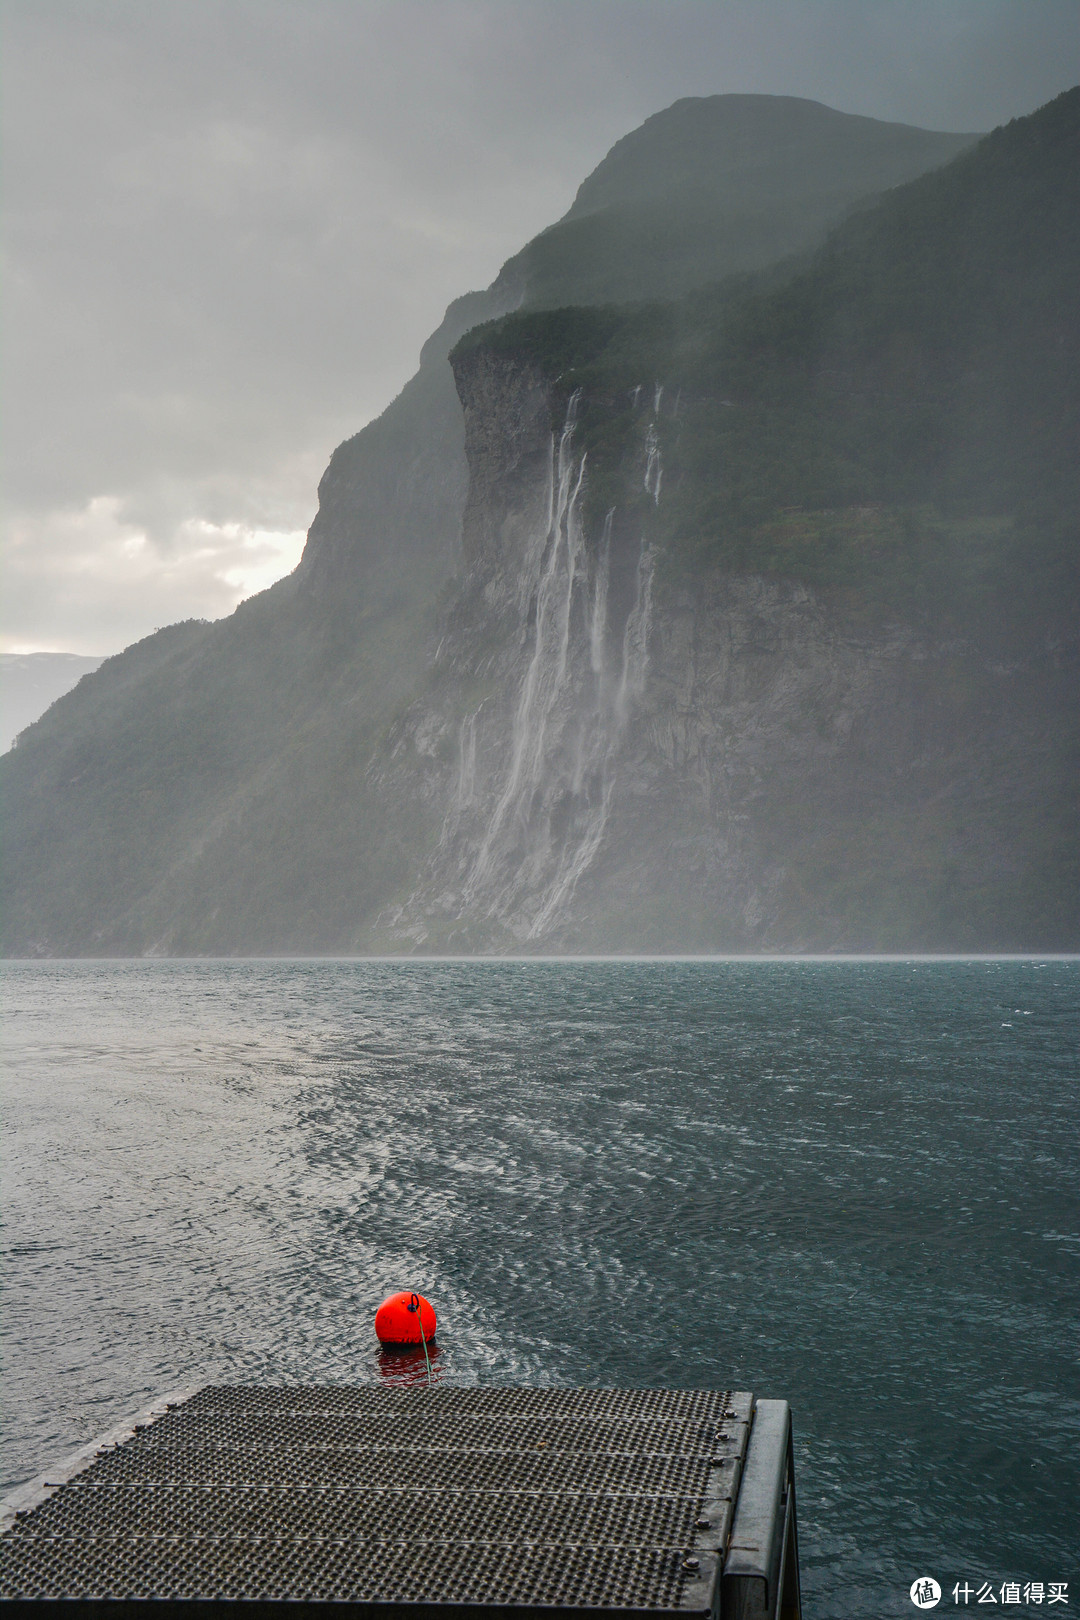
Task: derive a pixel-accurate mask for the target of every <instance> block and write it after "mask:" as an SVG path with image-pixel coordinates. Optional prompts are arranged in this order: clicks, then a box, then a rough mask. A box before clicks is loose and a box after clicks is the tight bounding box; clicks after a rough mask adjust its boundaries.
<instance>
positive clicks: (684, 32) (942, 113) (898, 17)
mask: <svg viewBox="0 0 1080 1620" xmlns="http://www.w3.org/2000/svg"><path fill="white" fill-rule="evenodd" d="M1076 23H1077V11H1076V5H1075V3H1074V0H1064V3H1057V0H1004V3H1000V0H999V3H991V0H941V3H937V0H881V3H877V4H867V3H864V0H859V3H833V4H830V3H820V4H808V3H806V0H798V3H794V4H790V3H789V4H780V3H775V0H765V3H763V0H753V3H750V4H725V3H706V0H572V3H570V0H494V3H492V0H488V3H484V0H392V3H375V0H354V3H348V4H342V3H337V0H335V3H331V4H324V3H319V0H304V4H302V5H300V4H294V5H281V4H273V3H269V0H263V3H260V4H257V5H244V4H230V3H227V0H222V3H218V4H213V5H206V4H190V3H185V4H183V5H181V4H178V3H170V4H147V3H142V0H140V3H139V4H138V5H130V4H109V3H101V4H89V3H85V4H74V5H68V4H58V3H49V0H33V3H32V4H27V3H25V0H9V3H8V4H7V6H6V8H5V34H6V43H5V51H4V77H5V85H4V103H5V112H4V116H5V119H6V121H7V130H6V134H5V153H6V180H5V211H6V222H5V261H6V263H5V270H6V286H7V297H6V301H5V323H6V334H5V340H4V341H5V353H6V367H5V371H6V432H5V440H6V456H7V470H6V487H7V506H8V521H9V525H10V530H9V535H8V540H7V563H6V570H5V572H6V590H5V595H4V619H3V624H2V643H0V644H2V647H3V649H4V651H5V652H7V653H29V652H36V651H54V652H64V653H68V654H82V655H86V654H98V655H101V654H108V653H112V652H115V651H117V650H119V649H120V648H122V647H123V646H125V645H127V644H128V643H130V642H132V641H134V640H136V639H138V638H139V637H141V636H143V635H145V634H147V633H148V632H149V631H151V630H152V629H153V628H154V627H155V626H157V625H163V624H168V623H171V622H173V621H176V620H180V619H185V618H190V617H200V618H216V617H218V616H220V615H222V614H224V613H227V612H229V611H231V609H232V608H233V607H234V606H235V605H236V603H237V602H238V601H239V600H241V599H242V598H243V597H245V596H248V595H250V594H251V593H253V592H255V591H257V590H260V589H262V588H263V587H264V586H266V585H268V584H270V583H271V582H272V581H273V580H274V579H276V578H278V577H279V576H280V575H282V574H283V573H286V572H288V571H289V570H290V569H291V568H292V567H293V566H294V565H295V563H296V561H297V559H298V557H299V554H300V550H301V548H302V545H303V539H304V533H305V531H306V528H307V526H308V524H309V523H310V521H311V519H312V516H313V514H314V510H315V502H316V489H317V485H318V480H319V477H320V474H321V472H322V470H323V468H324V466H325V464H326V462H327V459H328V456H329V454H330V452H331V450H332V449H333V447H334V445H335V444H337V443H338V442H339V441H340V440H342V439H343V438H345V437H346V436H348V435H350V434H352V433H355V432H356V431H357V429H359V428H360V427H362V426H363V424H364V423H365V422H367V421H368V420H370V419H371V418H372V417H373V416H375V415H377V414H378V413H379V411H380V410H381V409H382V408H383V407H384V406H385V405H386V404H387V403H388V401H389V400H390V399H391V398H392V397H393V396H394V395H395V394H396V393H397V391H398V390H399V389H400V388H401V386H402V385H403V384H404V382H405V381H406V380H407V378H408V377H409V375H410V374H411V372H412V371H413V370H414V368H415V365H416V360H417V356H418V353H419V349H420V346H421V344H422V342H423V341H424V339H425V337H426V336H427V335H428V333H429V332H430V331H431V330H432V329H433V328H434V327H435V326H436V325H437V324H438V322H439V320H440V318H441V315H442V312H443V309H444V308H445V306H446V304H447V303H448V302H449V301H450V300H451V299H452V298H454V297H456V296H457V295H459V294H460V293H462V292H465V291H467V290H468V289H470V288H474V287H483V286H486V285H487V284H489V283H490V282H491V280H492V279H493V278H494V276H495V275H496V273H497V272H498V269H499V267H500V265H501V264H502V262H503V261H504V260H505V259H506V258H507V257H508V256H509V255H511V254H512V253H514V252H515V251H516V250H517V249H518V248H519V247H521V245H522V244H523V243H524V242H525V241H526V240H528V239H529V238H530V237H531V236H533V235H535V234H536V232H537V231H539V230H541V229H543V228H544V227H545V226H547V225H549V224H550V223H552V222H553V221H554V220H555V219H557V218H558V217H559V216H560V215H561V214H562V213H563V212H564V211H565V210H566V208H567V207H568V206H569V204H570V203H571V201H572V199H573V196H574V193H575V190H576V189H577V186H578V185H579V183H580V182H581V180H582V179H583V178H584V177H585V176H586V175H587V174H588V173H589V172H590V171H591V170H592V169H593V168H594V167H595V165H596V164H597V163H598V161H599V160H600V159H601V158H602V157H603V155H604V153H605V152H606V151H607V150H608V149H609V148H610V146H611V145H612V144H613V142H614V141H616V140H617V139H618V138H619V137H620V136H622V135H624V134H626V133H627V132H628V131H629V130H631V129H633V128H634V127H635V126H636V125H638V124H640V123H641V121H642V120H643V119H645V118H646V117H648V116H649V115H650V114H652V113H654V112H656V111H658V110H660V109H661V108H663V107H665V106H667V105H669V104H670V103H671V102H673V101H674V100H676V99H678V98H679V97H683V96H695V95H709V94H714V93H717V92H735V91H741V92H761V93H767V94H780V95H796V96H803V97H808V98H811V99H814V100H819V101H822V102H825V103H827V104H829V105H831V106H833V107H836V108H839V109H841V110H843V111H847V112H856V113H862V114H868V115H871V116H873V117H876V118H881V119H889V120H897V121H902V122H907V123H912V124H918V125H922V126H924V127H927V128H932V129H939V130H958V131H969V130H970V131H975V130H986V129H989V128H991V127H993V126H995V125H996V124H999V123H1001V122H1003V121H1006V120H1008V119H1010V118H1013V117H1015V116H1017V115H1020V114H1024V113H1027V112H1030V111H1032V110H1033V109H1034V108H1035V107H1037V106H1039V105H1040V104H1041V103H1044V102H1046V101H1047V100H1048V99H1049V98H1051V97H1052V96H1054V95H1055V94H1056V93H1058V92H1059V91H1060V90H1062V89H1064V88H1066V87H1067V86H1068V85H1069V84H1070V83H1072V82H1074V81H1075V80H1076V78H1077V76H1078V70H1080V30H1078V29H1077V26H1076Z"/></svg>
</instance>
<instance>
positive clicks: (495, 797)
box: [440, 389, 661, 940]
mask: <svg viewBox="0 0 1080 1620" xmlns="http://www.w3.org/2000/svg"><path fill="white" fill-rule="evenodd" d="M659 395H660V390H659V389H658V390H656V392H655V395H654V403H656V404H658V403H659ZM578 404H579V397H578V395H577V394H575V395H574V396H573V397H572V398H571V400H570V402H569V405H568V408H567V412H566V419H565V421H564V423H563V427H562V431H561V433H560V434H559V435H558V438H557V440H556V437H555V435H552V441H551V450H550V461H549V471H548V500H547V503H546V514H545V518H544V519H543V520H542V521H541V523H539V524H538V525H537V526H536V531H535V533H534V535H533V536H532V537H531V538H530V539H529V541H528V542H527V544H526V548H525V557H524V561H523V568H522V576H521V582H520V587H519V594H518V602H519V610H520V614H521V624H522V635H523V640H522V659H521V663H519V665H518V668H519V669H521V668H522V664H523V665H524V668H523V669H522V673H521V675H520V680H519V684H518V688H517V693H516V697H515V699H514V701H513V708H512V714H511V720H510V726H509V739H508V743H507V741H505V740H503V741H501V746H500V733H501V738H502V739H505V737H506V733H505V730H503V729H502V726H501V725H500V726H499V727H498V730H496V731H493V730H492V727H491V725H490V724H489V723H488V721H487V719H482V718H481V715H482V712H483V714H484V715H490V716H491V718H492V719H494V717H495V716H497V715H498V713H499V711H500V707H501V705H500V704H499V703H497V702H496V703H491V700H489V701H488V704H487V705H482V706H481V709H479V710H477V711H476V713H475V714H473V715H470V716H469V717H468V718H467V719H465V720H464V721H462V723H461V727H460V733H459V764H458V774H457V784H456V789H455V793H454V797H453V801H452V804H451V806H450V808H449V810H448V813H447V816H446V820H445V822H444V827H443V836H442V839H441V840H440V848H441V849H442V850H443V851H444V858H448V857H449V855H450V851H451V846H452V847H453V850H454V852H455V854H454V858H455V860H456V864H457V873H458V879H457V881H458V883H459V884H460V889H459V891H458V892H459V894H460V902H459V905H458V908H457V909H458V910H459V912H460V913H461V914H466V913H469V912H472V913H473V914H474V915H476V914H479V915H480V916H484V917H487V918H489V919H494V920H497V921H501V922H502V923H503V924H504V925H505V926H507V927H509V928H510V929H511V930H512V931H513V932H514V933H515V934H516V935H517V936H518V938H520V939H522V940H526V939H535V938H538V937H540V936H542V935H543V934H545V933H546V932H547V931H548V930H549V929H550V928H551V927H552V926H553V925H554V924H555V923H556V922H557V921H558V919H559V916H560V915H561V913H562V912H563V911H564V909H565V907H566V905H567V903H568V902H569V900H570V898H571V896H572V895H573V892H574V890H575V888H576V886H577V884H578V882H579V880H580V878H581V876H582V875H583V873H584V872H585V871H587V870H588V868H589V866H590V865H591V864H592V862H593V861H594V859H595V857H596V854H597V851H598V850H599V848H600V844H601V841H602V839H603V835H604V831H605V828H606V826H607V823H608V818H609V813H610V807H611V801H612V795H613V792H614V787H615V779H616V773H615V762H616V755H617V752H618V749H619V746H620V744H621V742H622V740H623V737H624V735H625V732H626V727H627V724H628V721H629V718H630V715H631V712H632V710H633V706H634V702H635V700H636V699H637V698H639V697H640V696H641V694H642V692H643V690H644V686H645V676H646V670H647V665H648V646H649V635H650V628H651V619H652V588H653V572H654V556H653V552H652V549H651V547H649V546H648V544H647V543H646V542H645V540H644V539H643V540H642V541H641V544H640V550H639V556H638V565H637V579H636V589H635V596H634V602H633V606H632V607H631V609H630V611H629V614H628V616H627V618H626V620H625V623H624V624H623V625H622V628H621V636H620V635H619V633H618V630H617V629H616V630H615V632H614V635H613V634H612V633H611V632H610V631H609V615H610V586H611V573H612V548H613V532H614V531H613V525H614V520H615V515H616V514H615V509H614V508H612V509H611V510H610V511H609V512H608V513H607V514H606V516H605V518H604V522H603V526H602V529H601V533H600V535H599V537H598V539H597V540H596V542H595V543H594V544H593V545H592V546H589V545H587V544H586V536H585V532H584V525H583V516H582V506H583V499H584V493H585V488H586V482H587V457H586V455H585V453H584V452H581V451H579V450H578V449H577V447H576V445H575V431H576V425H577V415H578ZM644 449H645V473H644V476H645V488H646V490H647V491H648V493H649V494H650V495H651V496H652V497H653V500H654V501H659V498H660V479H661V465H660V447H659V441H658V438H657V434H656V426H655V422H654V421H652V420H650V421H649V423H648V427H647V431H646V435H645V446H644ZM623 543H624V542H623ZM612 641H614V646H612V645H611V643H612ZM502 712H503V713H505V710H503V711H502ZM481 732H482V733H483V738H482V739H481V737H480V736H479V733H481ZM481 741H483V746H482V748H481V747H480V746H479V744H480V742H481ZM500 755H501V760H502V764H501V765H499V764H498V760H499V757H500ZM481 761H482V763H480V762H481ZM447 876H449V873H448V874H447Z"/></svg>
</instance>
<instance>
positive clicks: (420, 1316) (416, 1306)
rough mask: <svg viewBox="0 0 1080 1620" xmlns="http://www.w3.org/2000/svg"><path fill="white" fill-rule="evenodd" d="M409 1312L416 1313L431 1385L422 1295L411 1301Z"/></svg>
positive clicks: (414, 1296) (416, 1295)
mask: <svg viewBox="0 0 1080 1620" xmlns="http://www.w3.org/2000/svg"><path fill="white" fill-rule="evenodd" d="M409 1310H410V1311H415V1312H416V1325H417V1327H418V1328H419V1329H420V1343H421V1345H422V1346H423V1349H424V1365H425V1367H426V1368H427V1381H428V1383H429V1384H430V1383H431V1357H430V1356H429V1355H428V1353H427V1339H426V1338H425V1337H424V1313H423V1311H422V1310H421V1309H420V1295H419V1294H414V1295H413V1296H412V1298H411V1299H410V1300H409Z"/></svg>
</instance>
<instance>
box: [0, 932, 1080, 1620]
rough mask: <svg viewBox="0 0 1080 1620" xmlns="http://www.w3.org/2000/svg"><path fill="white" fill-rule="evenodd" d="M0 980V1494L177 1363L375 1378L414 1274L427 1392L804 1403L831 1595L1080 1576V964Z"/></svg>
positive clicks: (397, 965) (524, 966) (23, 972)
mask: <svg viewBox="0 0 1080 1620" xmlns="http://www.w3.org/2000/svg"><path fill="white" fill-rule="evenodd" d="M4 981H5V1010H6V1017H5V1028H6V1036H5V1041H6V1051H7V1065H6V1067H7V1102H6V1107H5V1125H6V1133H7V1146H6V1154H5V1162H6V1174H5V1186H6V1193H5V1210H6V1247H7V1251H8V1257H9V1258H8V1261H7V1282H6V1309H5V1313H4V1331H5V1337H6V1362H5V1366H6V1372H5V1379H4V1388H5V1395H6V1400H5V1407H6V1461H5V1468H4V1479H5V1482H6V1487H7V1486H10V1485H11V1484H13V1483H16V1482H18V1481H21V1480H23V1479H25V1478H27V1477H29V1476H31V1475H32V1474H34V1473H36V1472H37V1471H38V1470H39V1469H40V1468H42V1467H44V1466H45V1465H46V1464H47V1463H48V1462H50V1461H53V1460H55V1459H56V1458H57V1456H58V1455H60V1454H62V1453H63V1452H65V1451H67V1450H70V1449H72V1448H74V1447H75V1446H76V1445H78V1444H80V1443H82V1442H83V1441H84V1440H86V1439H88V1438H91V1437H92V1436H93V1435H95V1434H97V1433H99V1432H100V1431H102V1430H104V1429H105V1428H107V1427H109V1426H110V1425H111V1424H112V1423H113V1422H115V1421H116V1420H117V1419H118V1418H120V1417H123V1416H125V1415H126V1414H127V1413H128V1412H130V1411H132V1410H133V1409H134V1408H135V1407H136V1406H137V1405H138V1404H140V1402H141V1400H142V1399H143V1398H144V1397H147V1396H152V1395H156V1394H159V1393H161V1392H162V1391H164V1390H166V1389H171V1388H174V1387H176V1386H178V1385H184V1384H191V1383H199V1382H205V1381H209V1380H215V1381H227V1380H282V1379H285V1380H299V1379H302V1380H306V1381H326V1382H339V1381H372V1380H377V1379H379V1378H381V1377H384V1376H387V1368H386V1367H384V1366H383V1365H382V1364H381V1363H380V1361H379V1358H378V1355H377V1354H376V1350H375V1347H374V1345H373V1338H372V1329H371V1322H372V1317H373V1313H374V1309H375V1306H376V1304H377V1303H378V1301H379V1299H380V1298H381V1297H382V1295H383V1294H384V1293H387V1292H389V1291H390V1290H391V1289H395V1288H399V1287H416V1288H420V1289H422V1290H423V1291H424V1292H425V1293H427V1294H428V1295H429V1296H430V1297H431V1298H432V1300H433V1301H434V1302H435V1304H436V1307H437V1309H438V1312H439V1319H440V1332H439V1346H440V1348H439V1352H438V1357H437V1363H438V1365H437V1372H438V1376H440V1377H441V1378H443V1379H447V1380H451V1381H454V1382H462V1383H476V1382H481V1383H530V1384H545V1383H559V1384H562V1383H569V1384H626V1385H649V1384H654V1385H666V1386H675V1385H685V1386H693V1385H712V1386H717V1385H719V1386H733V1387H736V1388H742V1389H752V1390H754V1391H756V1392H757V1393H758V1394H762V1395H781V1396H785V1397H787V1398H788V1399H789V1400H790V1401H791V1403H792V1406H793V1408H794V1414H795V1424H796V1436H797V1457H796V1467H797V1478H798V1486H799V1521H800V1531H801V1543H802V1545H801V1553H802V1576H803V1587H804V1597H805V1599H806V1607H807V1612H808V1615H809V1616H811V1617H815V1616H816V1617H819V1620H823V1617H832V1616H836V1617H841V1616H844V1617H848V1616H862V1615H866V1616H878V1615H881V1616H886V1615H893V1614H897V1615H900V1614H906V1613H915V1612H917V1611H915V1610H913V1609H912V1607H911V1604H910V1602H909V1600H908V1596H907V1588H908V1586H909V1585H910V1583H911V1581H912V1580H913V1579H914V1578H915V1576H916V1575H921V1574H931V1575H935V1576H936V1577H937V1579H938V1580H939V1581H940V1582H941V1584H942V1586H943V1587H946V1589H947V1599H946V1603H943V1605H942V1610H943V1611H944V1609H945V1607H946V1606H948V1607H949V1608H952V1609H953V1612H955V1609H954V1608H953V1604H952V1599H951V1588H952V1585H953V1583H954V1581H956V1580H957V1579H961V1580H962V1579H964V1578H966V1579H968V1580H969V1581H973V1582H974V1581H975V1580H976V1578H977V1580H978V1581H982V1580H986V1579H989V1580H991V1581H994V1582H996V1583H1000V1582H1001V1581H1002V1580H1005V1579H1007V1578H1015V1579H1017V1580H1020V1581H1027V1580H1041V1581H1043V1582H1049V1581H1051V1580H1070V1582H1071V1585H1070V1599H1071V1606H1073V1607H1074V1606H1075V1605H1076V1604H1077V1602H1080V1590H1078V1588H1077V1584H1076V1575H1077V1571H1076V1567H1075V1558H1074V1555H1073V1552H1072V1548H1073V1547H1074V1545H1075V1530H1076V1522H1075V1521H1076V1504H1077V1501H1078V1500H1080V1491H1078V1485H1080V1468H1078V1462H1077V1458H1078V1440H1080V1399H1078V1383H1077V1369H1076V1354H1075V1352H1076V1326H1077V1317H1078V1311H1077V1306H1078V1295H1080V1287H1078V1281H1077V1251H1078V1241H1077V1221H1076V1217H1077V1211H1078V1207H1080V1199H1078V1180H1080V1173H1078V1167H1077V1154H1076V1144H1077V1130H1076V1121H1077V1094H1078V1086H1077V1070H1078V1061H1077V1046H1078V1042H1077V1034H1078V1024H1080V1020H1078V1017H1077V990H1078V988H1080V964H1077V963H1076V962H1060V961H1056V962H1055V961H1051V962H1045V963H1035V962H967V963H957V962H939V963H925V962H918V963H892V962H877V963H869V962H863V963H853V962H829V963H821V962H801V963H775V962H774V963H769V962H760V963H754V964H749V963H745V962H743V963H730V962H729V963H724V962H666V963H662V964H658V963H655V962H574V961H568V962H559V963H556V962H535V961H534V962H520V963H519V962H485V963H476V962H472V963H463V962H442V963H418V962H410V963H402V962H394V963H379V962H359V963H356V962H352V963H332V962H281V963H267V962H250V963H247V962H235V963H220V962H212V963H206V962H204V963H164V962H133V963H78V964H73V963H65V964H57V963H44V964H33V965H30V964H27V965H22V964H20V965H10V964H9V965H8V966H7V968H6V969H5V973H4ZM391 1375H392V1376H397V1374H393V1373H391ZM1070 1563H1071V1564H1072V1567H1071V1568H1070ZM1054 1612H1055V1613H1058V1614H1063V1613H1068V1612H1071V1607H1070V1609H1065V1608H1058V1609H1055V1611H1054Z"/></svg>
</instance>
